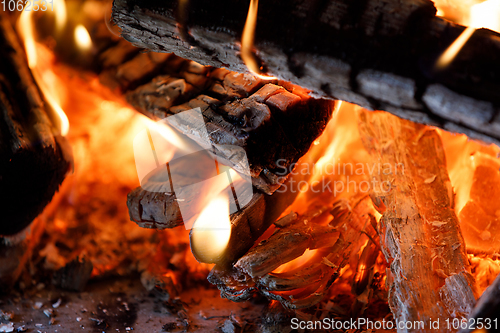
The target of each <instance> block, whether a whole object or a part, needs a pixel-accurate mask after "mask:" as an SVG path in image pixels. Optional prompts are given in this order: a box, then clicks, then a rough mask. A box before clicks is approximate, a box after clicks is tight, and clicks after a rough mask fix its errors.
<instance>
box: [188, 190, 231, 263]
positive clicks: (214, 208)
mask: <svg viewBox="0 0 500 333" xmlns="http://www.w3.org/2000/svg"><path fill="white" fill-rule="evenodd" d="M230 237H231V221H230V220H229V198H228V197H227V196H226V195H225V193H221V194H220V195H218V196H217V197H215V198H214V199H213V200H212V201H210V203H209V204H208V205H207V206H206V207H205V208H204V209H203V210H202V212H201V213H200V215H199V217H198V219H197V220H196V222H195V223H194V226H193V229H192V231H191V248H192V250H193V254H194V255H195V257H196V259H197V260H198V261H200V262H205V263H217V262H218V261H219V260H220V257H221V255H222V254H223V253H224V252H225V250H226V247H227V244H228V243H229V238H230Z"/></svg>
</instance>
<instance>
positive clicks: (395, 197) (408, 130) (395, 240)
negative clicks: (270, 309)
mask: <svg viewBox="0 0 500 333" xmlns="http://www.w3.org/2000/svg"><path fill="white" fill-rule="evenodd" d="M359 131H360V136H361V139H362V141H363V144H364V145H365V147H366V149H367V150H368V152H369V154H370V155H371V158H372V162H373V163H374V164H376V163H380V165H391V166H392V167H391V170H386V171H383V172H379V173H375V174H374V175H373V176H372V177H374V178H375V179H376V181H377V182H379V184H382V186H380V187H378V188H377V187H375V188H374V190H373V191H374V195H375V196H376V197H378V198H379V199H380V200H381V201H382V202H383V203H384V205H385V207H386V209H385V212H384V213H383V215H382V217H381V219H380V223H379V226H378V228H379V234H380V246H381V248H382V252H383V253H384V255H385V257H386V260H387V261H388V262H389V263H390V265H391V266H390V267H391V269H390V272H388V276H387V281H388V284H389V286H390V287H389V305H390V307H391V310H392V312H393V314H394V317H395V319H397V320H398V321H414V320H421V321H423V322H424V324H425V328H423V329H421V330H419V332H434V331H439V332H449V329H448V328H447V327H446V325H445V320H446V319H450V318H451V319H453V318H458V319H461V318H462V317H467V316H468V314H469V313H470V312H471V310H472V308H473V307H474V304H475V298H474V288H473V285H474V280H473V277H472V275H471V274H470V268H469V262H468V260H467V256H466V250H465V243H464V240H463V237H462V234H461V231H460V225H459V221H458V218H457V216H456V214H455V211H454V209H453V206H452V203H453V190H452V188H451V183H450V179H449V176H448V172H447V168H446V160H445V155H444V150H443V146H442V142H441V138H440V137H439V135H438V134H437V132H436V131H435V130H432V129H429V128H427V127H426V126H424V125H419V124H416V123H412V122H410V121H406V120H402V119H400V118H397V117H395V116H392V115H390V114H388V113H383V112H366V111H361V112H360V121H359ZM385 163H388V164H385ZM437 319H439V320H440V323H441V324H440V325H441V326H440V327H439V329H438V330H434V329H432V328H431V327H430V326H429V323H430V321H431V320H434V321H435V320H437Z"/></svg>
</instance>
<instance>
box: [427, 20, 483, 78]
mask: <svg viewBox="0 0 500 333" xmlns="http://www.w3.org/2000/svg"><path fill="white" fill-rule="evenodd" d="M475 31H476V28H474V27H467V28H466V29H465V30H464V31H463V32H462V33H461V34H460V36H458V38H457V39H455V41H454V42H453V43H452V44H451V45H450V46H448V48H447V49H446V51H444V52H443V54H442V55H441V56H440V57H439V59H438V61H437V63H436V69H444V68H446V67H447V66H448V65H449V64H450V63H451V62H452V61H453V59H455V57H456V56H457V54H458V52H460V50H461V49H462V47H464V45H465V43H467V41H468V40H469V38H470V37H471V36H472V34H473V33H474V32H475Z"/></svg>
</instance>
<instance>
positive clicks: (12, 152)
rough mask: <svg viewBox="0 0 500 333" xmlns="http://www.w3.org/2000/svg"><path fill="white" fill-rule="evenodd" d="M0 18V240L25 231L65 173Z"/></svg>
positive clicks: (57, 140) (56, 138) (41, 106)
mask: <svg viewBox="0 0 500 333" xmlns="http://www.w3.org/2000/svg"><path fill="white" fill-rule="evenodd" d="M4 16H5V15H0V45H2V51H1V52H0V63H1V64H2V67H1V70H0V117H1V119H0V203H1V208H2V213H1V214H2V218H1V219H0V220H1V222H0V235H12V234H15V233H17V232H19V231H21V230H23V229H24V228H25V227H26V226H28V225H29V224H30V223H31V221H32V220H33V219H34V218H35V217H36V216H37V215H38V214H39V213H40V212H41V211H42V210H43V208H44V207H45V206H46V205H47V203H48V202H49V201H50V200H51V198H52V196H53V195H54V193H55V191H57V189H58V188H59V185H60V184H61V182H62V181H63V179H64V176H65V174H66V172H67V171H68V167H69V163H68V162H67V160H66V159H65V157H64V151H63V148H64V147H67V144H66V141H65V140H64V139H63V138H62V137H61V136H60V135H58V134H55V133H56V131H55V129H54V126H53V125H52V122H51V120H50V117H49V113H48V112H47V110H48V108H49V106H47V104H46V103H45V102H44V99H43V97H42V95H41V93H40V91H39V89H38V87H37V85H36V83H35V82H34V79H33V77H32V75H31V72H30V70H29V68H28V64H27V61H26V55H25V53H24V51H23V49H22V48H21V46H20V44H19V41H18V38H17V36H16V34H15V32H14V30H13V29H12V26H10V23H9V20H8V19H7V18H6V17H4Z"/></svg>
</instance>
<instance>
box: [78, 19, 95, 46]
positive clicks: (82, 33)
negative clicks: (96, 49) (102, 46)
mask: <svg viewBox="0 0 500 333" xmlns="http://www.w3.org/2000/svg"><path fill="white" fill-rule="evenodd" d="M75 42H76V45H77V46H78V47H79V48H80V49H82V50H88V49H90V47H91V46H92V40H91V39H90V35H89V32H88V31H87V29H85V27H84V26H83V25H81V24H79V25H77V26H76V28H75Z"/></svg>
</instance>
